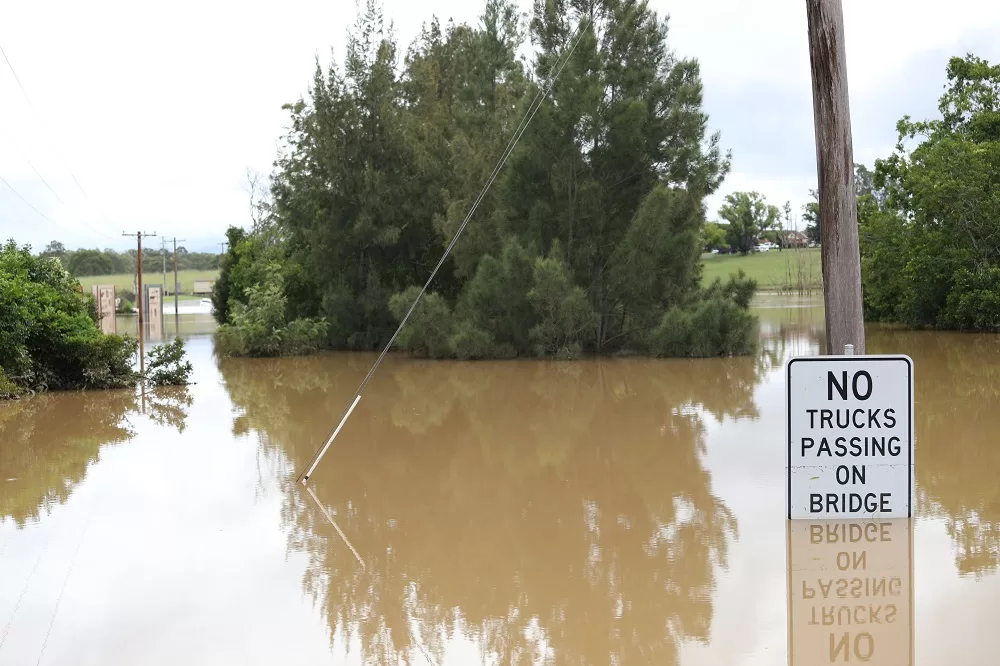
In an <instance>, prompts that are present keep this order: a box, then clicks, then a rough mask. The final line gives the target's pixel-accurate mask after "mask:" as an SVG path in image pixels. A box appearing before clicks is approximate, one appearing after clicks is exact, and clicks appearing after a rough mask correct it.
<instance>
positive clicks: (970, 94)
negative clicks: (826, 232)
mask: <svg viewBox="0 0 1000 666" xmlns="http://www.w3.org/2000/svg"><path fill="white" fill-rule="evenodd" d="M938 108H939V110H940V114H941V117H940V118H936V119H933V120H926V121H912V120H910V119H909V118H908V117H907V118H903V119H902V120H901V121H900V122H899V124H898V125H897V128H898V130H899V143H898V145H897V147H896V151H895V152H894V153H893V154H892V155H891V156H889V157H888V158H887V159H885V160H879V161H877V162H876V168H875V174H874V177H873V183H872V185H873V188H874V189H873V192H872V193H871V194H865V195H863V196H862V199H863V200H865V199H866V198H867V203H865V204H864V205H860V206H859V217H860V221H861V227H862V229H861V230H862V275H863V278H864V280H865V297H866V307H867V308H868V312H869V315H870V316H873V317H876V318H879V319H887V320H891V321H901V322H904V323H907V324H909V325H911V326H938V327H948V328H965V329H980V330H996V329H1000V297H998V296H997V294H998V293H1000V189H998V188H997V184H998V183H1000V66H995V65H990V64H989V63H988V62H986V61H984V60H982V59H980V58H977V57H975V56H971V55H970V56H967V57H966V58H952V59H951V60H950V61H949V63H948V85H947V87H946V89H945V92H944V94H943V95H942V96H941V99H940V103H939V107H938ZM917 138H920V139H921V141H920V143H919V144H918V145H917V146H916V147H914V148H913V149H912V150H910V149H909V148H908V147H907V145H906V142H907V141H912V140H914V139H917ZM893 255H895V258H893ZM888 266H894V267H896V268H897V269H898V272H894V273H893V274H892V275H891V276H889V275H887V274H886V272H885V270H886V268H887V267H888Z"/></svg>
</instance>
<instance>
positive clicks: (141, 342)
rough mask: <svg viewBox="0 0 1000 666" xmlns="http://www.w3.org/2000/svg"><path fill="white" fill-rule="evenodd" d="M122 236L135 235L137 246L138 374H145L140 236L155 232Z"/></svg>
mask: <svg viewBox="0 0 1000 666" xmlns="http://www.w3.org/2000/svg"><path fill="white" fill-rule="evenodd" d="M122 236H135V239H136V246H137V247H138V254H136V256H135V261H136V280H137V281H138V285H137V286H136V294H135V303H136V306H137V308H138V310H139V374H142V375H145V374H146V347H145V338H144V337H143V330H142V324H143V317H142V308H143V298H142V237H143V236H145V237H146V238H155V237H156V234H155V233H152V234H146V233H143V232H141V231H137V232H135V233H134V234H130V233H126V232H124V231H123V232H122Z"/></svg>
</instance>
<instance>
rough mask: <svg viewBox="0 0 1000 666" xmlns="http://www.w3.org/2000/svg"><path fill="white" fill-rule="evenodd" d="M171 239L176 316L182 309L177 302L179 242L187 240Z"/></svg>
mask: <svg viewBox="0 0 1000 666" xmlns="http://www.w3.org/2000/svg"><path fill="white" fill-rule="evenodd" d="M170 241H171V242H172V243H173V244H174V289H173V291H174V317H175V318H176V317H177V315H178V314H179V313H180V309H179V306H178V304H177V292H178V291H179V290H178V289H177V243H183V242H184V241H185V239H184V238H172V239H170Z"/></svg>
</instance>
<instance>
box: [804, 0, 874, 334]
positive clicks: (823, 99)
mask: <svg viewBox="0 0 1000 666" xmlns="http://www.w3.org/2000/svg"><path fill="white" fill-rule="evenodd" d="M806 15H807V18H808V25H809V63H810V65H811V69H812V92H813V121H814V123H815V128H816V172H817V176H818V178H819V221H820V240H821V243H822V250H821V252H822V256H823V301H824V305H825V306H826V353H827V354H843V353H844V350H845V345H854V353H855V354H864V353H865V326H864V313H863V311H862V301H861V253H860V251H859V249H858V202H857V198H856V195H855V191H854V147H853V145H852V141H851V107H850V104H849V101H848V95H847V54H846V52H845V49H844V8H843V4H842V0H806Z"/></svg>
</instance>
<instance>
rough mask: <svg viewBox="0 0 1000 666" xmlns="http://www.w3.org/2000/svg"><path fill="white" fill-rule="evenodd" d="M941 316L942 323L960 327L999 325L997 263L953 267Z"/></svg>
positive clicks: (986, 328)
mask: <svg viewBox="0 0 1000 666" xmlns="http://www.w3.org/2000/svg"><path fill="white" fill-rule="evenodd" d="M942 320H943V321H942V323H943V324H944V325H945V326H948V327H951V328H958V329H962V330H968V329H971V330H977V331H996V330H998V329H1000V267H997V266H984V267H979V268H976V269H975V270H969V269H968V268H960V269H959V270H958V271H956V272H955V278H954V284H953V286H952V288H951V291H950V292H948V299H947V304H946V306H945V310H944V313H943V316H942Z"/></svg>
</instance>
